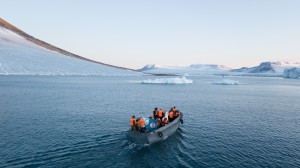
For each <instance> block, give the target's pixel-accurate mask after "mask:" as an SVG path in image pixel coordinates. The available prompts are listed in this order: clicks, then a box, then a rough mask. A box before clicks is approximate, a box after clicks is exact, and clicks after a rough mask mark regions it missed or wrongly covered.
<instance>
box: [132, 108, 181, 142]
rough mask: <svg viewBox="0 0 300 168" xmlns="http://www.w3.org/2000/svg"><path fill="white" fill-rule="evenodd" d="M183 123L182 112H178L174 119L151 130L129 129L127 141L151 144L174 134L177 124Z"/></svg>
mask: <svg viewBox="0 0 300 168" xmlns="http://www.w3.org/2000/svg"><path fill="white" fill-rule="evenodd" d="M180 123H181V124H183V114H182V113H180V116H178V117H177V118H176V119H175V120H173V121H172V122H170V123H169V124H168V125H166V126H163V127H160V128H159V129H156V130H154V131H151V132H147V133H142V132H138V131H131V128H130V129H129V131H128V133H127V138H128V140H129V141H132V142H135V143H140V144H152V143H154V142H158V141H161V140H164V139H166V138H167V137H169V136H170V135H172V134H174V133H175V132H176V130H177V129H178V128H179V125H180Z"/></svg>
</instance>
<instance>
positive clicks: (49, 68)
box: [0, 26, 142, 76]
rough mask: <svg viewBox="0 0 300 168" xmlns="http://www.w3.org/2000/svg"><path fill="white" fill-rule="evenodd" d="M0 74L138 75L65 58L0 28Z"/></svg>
mask: <svg viewBox="0 0 300 168" xmlns="http://www.w3.org/2000/svg"><path fill="white" fill-rule="evenodd" d="M0 74H1V75H100V76H137V75H141V74H142V73H140V72H135V71H131V70H127V69H120V68H115V67H110V66H106V65H102V64H98V63H94V62H89V61H86V60H81V59H78V58H74V57H71V56H66V55H63V54H60V53H58V52H55V51H52V50H49V49H46V48H44V47H42V46H39V45H36V44H34V43H32V42H30V41H28V40H26V39H25V38H23V37H22V36H20V35H18V34H17V33H15V32H13V31H11V30H9V29H6V28H4V27H1V26H0Z"/></svg>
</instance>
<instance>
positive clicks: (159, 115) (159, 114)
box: [158, 109, 163, 117]
mask: <svg viewBox="0 0 300 168" xmlns="http://www.w3.org/2000/svg"><path fill="white" fill-rule="evenodd" d="M162 113H163V111H162V109H160V110H159V111H158V117H162Z"/></svg>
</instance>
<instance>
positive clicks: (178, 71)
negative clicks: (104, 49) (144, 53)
mask: <svg viewBox="0 0 300 168" xmlns="http://www.w3.org/2000/svg"><path fill="white" fill-rule="evenodd" d="M228 70H231V68H228V67H226V66H223V65H214V64H192V65H190V66H182V65H174V66H172V65H154V64H149V65H146V66H145V67H143V68H141V69H139V71H141V72H145V73H149V74H169V75H203V74H222V73H226V72H227V71H228Z"/></svg>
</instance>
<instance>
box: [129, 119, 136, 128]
mask: <svg viewBox="0 0 300 168" xmlns="http://www.w3.org/2000/svg"><path fill="white" fill-rule="evenodd" d="M130 126H131V131H136V120H135V115H133V116H132V118H131V120H130Z"/></svg>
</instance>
